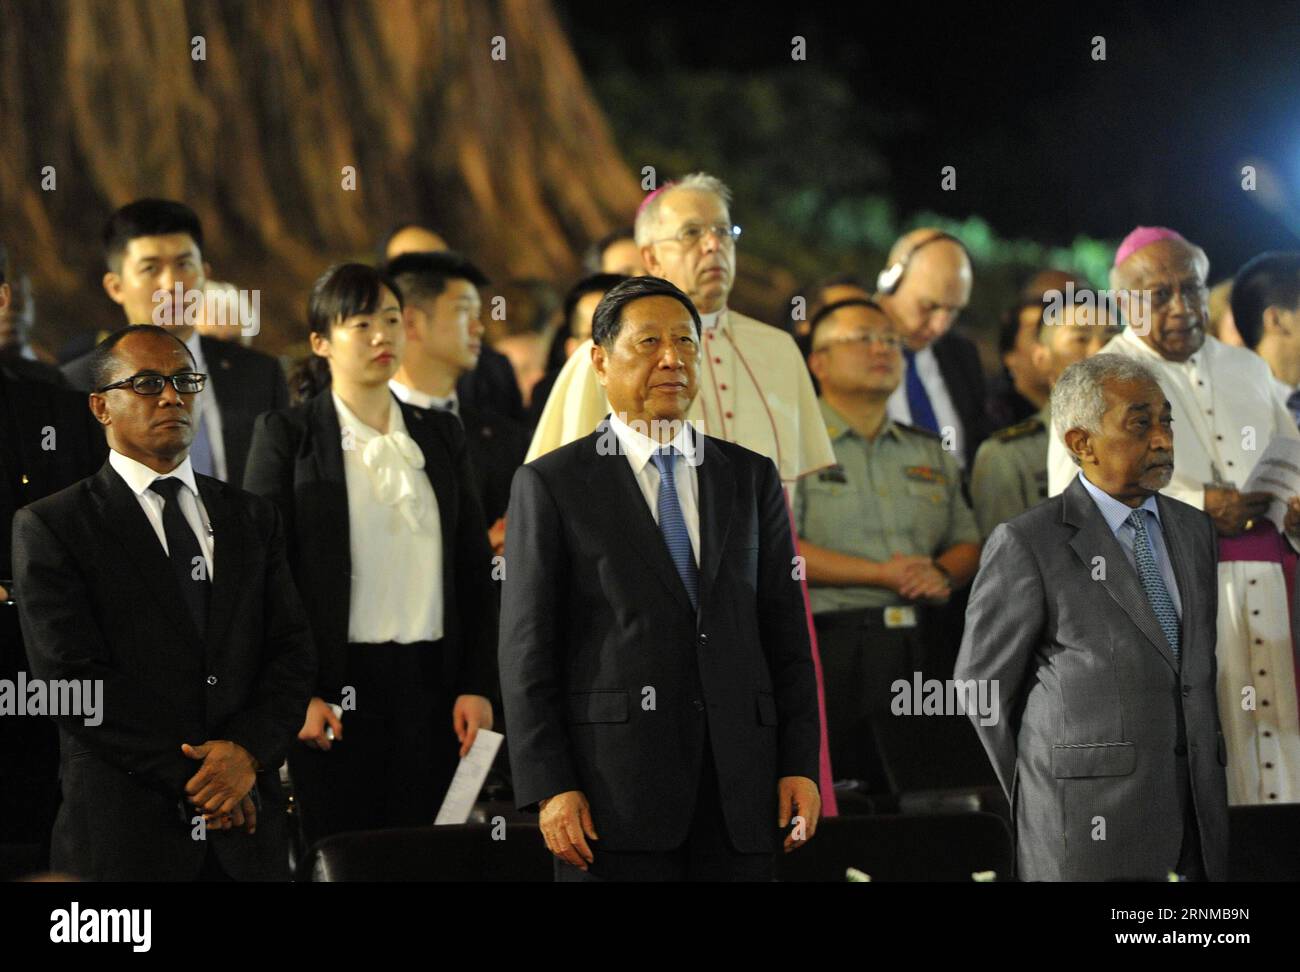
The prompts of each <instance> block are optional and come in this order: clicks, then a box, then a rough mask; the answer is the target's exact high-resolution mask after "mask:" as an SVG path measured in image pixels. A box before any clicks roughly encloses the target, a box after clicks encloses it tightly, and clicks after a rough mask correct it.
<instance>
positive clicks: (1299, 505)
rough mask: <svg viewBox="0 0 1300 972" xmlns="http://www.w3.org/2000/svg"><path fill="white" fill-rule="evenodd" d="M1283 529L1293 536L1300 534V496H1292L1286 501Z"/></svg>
mask: <svg viewBox="0 0 1300 972" xmlns="http://www.w3.org/2000/svg"><path fill="white" fill-rule="evenodd" d="M1282 529H1283V530H1285V531H1286V532H1287V533H1290V534H1291V535H1293V536H1295V535H1297V534H1300V496H1292V497H1291V498H1290V499H1289V500H1287V501H1286V517H1285V518H1284V519H1283V520H1282Z"/></svg>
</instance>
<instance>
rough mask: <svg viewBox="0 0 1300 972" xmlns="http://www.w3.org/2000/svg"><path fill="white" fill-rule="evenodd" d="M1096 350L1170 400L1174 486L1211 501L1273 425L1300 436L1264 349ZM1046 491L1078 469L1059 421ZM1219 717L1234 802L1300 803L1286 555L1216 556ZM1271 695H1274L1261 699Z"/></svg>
mask: <svg viewBox="0 0 1300 972" xmlns="http://www.w3.org/2000/svg"><path fill="white" fill-rule="evenodd" d="M1099 353H1100V354H1122V355H1124V356H1126V357H1129V358H1132V359H1134V360H1136V361H1140V362H1142V363H1143V364H1145V365H1147V366H1148V367H1149V368H1150V369H1151V370H1152V371H1153V372H1155V374H1156V378H1157V379H1158V380H1159V382H1160V387H1161V389H1162V390H1163V391H1164V393H1165V395H1166V396H1168V398H1169V404H1170V406H1171V407H1172V409H1173V419H1174V424H1173V430H1174V475H1173V479H1172V480H1171V482H1170V483H1169V485H1168V486H1167V487H1166V488H1165V489H1164V490H1162V492H1164V493H1165V495H1167V496H1172V497H1173V498H1174V499H1178V500H1182V501H1183V502H1184V503H1188V504H1190V505H1192V506H1195V507H1196V508H1197V509H1204V508H1205V485H1206V484H1207V483H1213V482H1215V481H1219V480H1224V481H1227V482H1231V483H1233V484H1235V485H1236V486H1237V487H1238V488H1240V487H1242V486H1244V485H1245V483H1246V477H1247V476H1249V475H1250V472H1251V470H1252V469H1253V468H1254V466H1255V462H1256V461H1257V460H1258V459H1259V457H1260V455H1261V454H1262V453H1263V451H1264V449H1265V447H1266V446H1267V445H1268V443H1269V441H1270V440H1271V439H1272V438H1273V437H1274V436H1276V435H1281V436H1288V437H1292V438H1295V437H1298V436H1300V432H1297V429H1296V424H1295V422H1294V421H1293V420H1292V419H1291V417H1290V415H1289V413H1288V412H1287V410H1286V407H1285V406H1284V404H1283V403H1282V402H1281V401H1279V400H1278V397H1277V394H1276V391H1275V389H1274V382H1273V376H1272V374H1271V372H1270V371H1269V368H1268V365H1267V364H1266V363H1265V362H1264V360H1263V359H1262V358H1260V357H1259V356H1258V355H1256V354H1255V353H1254V352H1252V351H1247V350H1245V349H1244V348H1237V347H1232V346H1230V345H1227V344H1223V343H1222V342H1220V341H1218V340H1216V339H1215V338H1213V337H1208V336H1207V337H1206V339H1205V344H1204V346H1203V347H1202V348H1201V350H1199V351H1197V352H1196V354H1194V355H1192V356H1191V357H1190V358H1189V359H1188V360H1187V361H1185V362H1182V363H1176V362H1173V361H1166V360H1165V359H1164V358H1162V357H1161V356H1160V355H1159V354H1158V353H1157V352H1155V351H1153V350H1152V349H1151V348H1149V347H1148V346H1147V345H1146V344H1144V343H1142V340H1141V339H1140V338H1138V337H1137V336H1136V335H1135V334H1134V333H1133V332H1132V331H1131V330H1125V331H1124V332H1123V333H1122V334H1120V335H1119V336H1118V337H1116V338H1114V339H1112V340H1111V341H1110V343H1109V344H1107V345H1106V347H1105V348H1103V349H1102V350H1101V351H1100V352H1099ZM1050 439H1051V441H1050V443H1049V445H1048V459H1047V468H1048V491H1049V492H1050V493H1051V495H1053V496H1055V495H1056V494H1057V493H1059V492H1061V491H1062V490H1063V489H1064V488H1065V487H1066V486H1067V485H1069V482H1070V480H1072V479H1073V478H1074V477H1075V475H1076V474H1077V473H1078V467H1077V466H1076V465H1075V464H1074V462H1073V460H1072V459H1071V458H1070V455H1069V452H1068V450H1067V449H1066V448H1065V444H1064V442H1062V441H1061V439H1060V437H1059V436H1058V435H1057V434H1056V430H1055V429H1053V430H1052V434H1051V436H1050ZM1216 655H1217V657H1218V667H1219V682H1218V695H1219V717H1220V721H1221V722H1222V724H1223V734H1224V738H1225V740H1226V741H1227V744H1228V801H1229V802H1230V803H1231V804H1233V805H1234V806H1235V805H1239V804H1255V803H1300V714H1298V712H1297V710H1298V708H1300V707H1298V706H1297V701H1296V672H1295V653H1294V649H1293V647H1292V641H1291V623H1290V616H1289V602H1288V595H1287V590H1286V581H1285V579H1284V577H1283V574H1282V568H1281V565H1280V564H1277V563H1273V562H1265V561H1241V560H1238V561H1228V562H1221V563H1220V564H1219V618H1218V644H1217V648H1216ZM1265 703H1267V704H1265Z"/></svg>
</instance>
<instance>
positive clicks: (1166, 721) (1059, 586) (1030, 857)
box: [955, 355, 1228, 881]
mask: <svg viewBox="0 0 1300 972" xmlns="http://www.w3.org/2000/svg"><path fill="white" fill-rule="evenodd" d="M1171 421H1172V418H1171V415H1170V406H1169V402H1168V401H1167V400H1166V398H1165V395H1164V393H1163V392H1162V391H1161V389H1160V385H1159V383H1158V382H1157V381H1156V378H1155V376H1154V375H1153V374H1152V373H1151V371H1150V370H1148V369H1147V368H1146V366H1144V365H1142V364H1141V363H1139V362H1136V361H1133V360H1131V359H1128V358H1122V357H1120V356H1119V355H1098V356H1097V357H1094V358H1089V359H1087V360H1085V361H1080V362H1078V363H1076V364H1074V365H1071V366H1070V367H1069V368H1068V369H1066V371H1065V372H1064V374H1063V375H1062V376H1061V379H1060V381H1059V382H1058V383H1057V385H1056V387H1055V389H1054V390H1053V391H1052V424H1053V426H1054V431H1055V434H1057V435H1059V436H1061V437H1062V439H1063V440H1064V441H1065V444H1066V446H1067V448H1068V449H1069V450H1070V453H1071V455H1073V457H1074V461H1075V463H1076V464H1078V466H1079V467H1080V474H1079V475H1078V477H1077V478H1076V479H1075V480H1074V481H1073V482H1071V484H1070V485H1069V487H1068V488H1067V489H1066V490H1065V492H1063V493H1061V494H1060V495H1059V496H1055V497H1053V498H1051V499H1049V500H1047V501H1046V502H1044V503H1041V504H1039V505H1038V506H1036V507H1034V508H1033V509H1031V510H1029V511H1027V512H1025V513H1023V514H1021V515H1020V516H1018V517H1016V518H1014V519H1012V520H1010V521H1008V522H1006V523H1004V524H1002V525H1001V526H999V527H998V528H997V529H996V530H994V532H993V534H992V536H990V537H989V540H988V543H987V545H986V546H985V548H984V554H983V557H982V559H981V563H980V571H979V574H978V575H977V576H976V578H975V583H974V586H973V588H972V590H971V596H970V604H969V607H968V609H967V613H966V631H965V637H964V639H963V641H962V646H961V653H960V656H959V658H958V661H957V671H956V675H955V677H956V678H957V679H960V680H967V679H988V680H990V681H991V682H992V685H991V686H990V688H991V690H993V691H997V692H998V693H999V694H998V698H999V701H1000V706H999V711H1000V712H1001V713H1002V715H1001V718H1000V719H997V720H994V721H993V724H991V725H982V724H981V720H980V719H979V718H978V717H976V716H974V715H972V718H973V721H974V722H975V727H976V730H977V731H978V732H979V734H980V737H981V740H982V741H983V743H984V748H985V749H986V750H987V751H988V754H989V758H990V759H991V760H992V762H993V767H994V769H995V770H996V771H997V774H998V778H999V780H1000V781H1001V782H1002V786H1003V789H1005V790H1006V792H1007V796H1008V798H1009V799H1010V801H1011V814H1012V821H1013V824H1014V827H1015V833H1016V858H1017V868H1016V869H1017V873H1018V875H1019V876H1020V878H1021V879H1022V880H1028V881H1044V880H1046V881H1097V880H1125V879H1138V880H1141V879H1165V878H1166V877H1167V876H1168V875H1169V873H1170V872H1171V871H1173V872H1177V873H1178V874H1180V875H1182V876H1184V877H1186V878H1188V879H1191V880H1224V879H1225V878H1226V876H1227V858H1228V855H1227V842H1228V800H1227V788H1226V783H1225V778H1224V765H1225V764H1226V762H1227V757H1226V750H1225V747H1224V743H1223V736H1222V734H1221V733H1220V731H1219V715H1218V707H1217V704H1216V701H1215V661H1214V638H1215V612H1216V609H1217V606H1218V605H1217V590H1218V588H1217V585H1216V583H1215V577H1216V562H1215V558H1216V553H1215V550H1216V548H1215V540H1214V528H1213V526H1212V524H1211V522H1210V518H1209V517H1208V516H1206V514H1204V513H1202V512H1201V511H1199V510H1197V509H1195V508H1193V507H1191V506H1188V505H1187V504H1186V503H1180V502H1178V501H1177V500H1173V499H1170V498H1169V497H1167V496H1162V495H1160V494H1159V490H1160V489H1162V488H1164V487H1165V486H1166V485H1167V484H1168V483H1169V480H1170V477H1171V476H1172V474H1173V462H1174V453H1173V435H1172V432H1171V426H1170V423H1171ZM977 684H978V683H977Z"/></svg>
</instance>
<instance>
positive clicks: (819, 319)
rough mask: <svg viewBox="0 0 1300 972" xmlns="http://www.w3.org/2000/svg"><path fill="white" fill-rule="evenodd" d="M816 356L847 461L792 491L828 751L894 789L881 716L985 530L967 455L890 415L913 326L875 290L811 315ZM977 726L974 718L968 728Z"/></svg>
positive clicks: (869, 781)
mask: <svg viewBox="0 0 1300 972" xmlns="http://www.w3.org/2000/svg"><path fill="white" fill-rule="evenodd" d="M812 347H813V351H812V354H811V355H810V357H809V359H808V364H809V367H810V368H811V369H812V372H813V374H814V375H816V377H817V380H818V382H820V384H821V390H822V393H821V398H820V401H819V403H820V406H821V413H822V415H823V416H824V418H825V422H826V428H827V432H828V433H829V434H830V438H831V442H832V444H833V445H834V448H835V457H836V460H837V464H836V465H835V466H834V467H832V468H831V469H828V470H825V471H823V472H821V473H819V474H817V475H816V476H811V477H809V478H808V479H807V480H806V482H805V483H804V485H803V488H801V489H800V490H799V493H798V495H797V497H796V499H795V524H796V526H797V529H798V532H799V537H800V541H801V542H800V547H799V549H800V553H801V554H802V555H803V556H804V557H805V558H806V560H807V568H808V584H809V588H810V597H811V601H812V609H813V618H814V621H815V624H816V628H817V640H818V644H819V645H820V648H821V657H822V668H823V678H824V682H825V686H826V722H827V731H828V733H829V735H830V750H831V765H832V766H833V767H834V768H835V774H836V776H837V777H839V778H841V779H847V780H857V781H859V786H858V788H859V789H862V790H865V791H866V792H874V793H879V792H883V791H885V790H887V789H888V788H889V787H888V783H887V781H886V776H885V769H884V765H883V763H882V761H881V759H880V758H879V754H878V743H877V741H876V734H875V732H874V730H873V727H872V720H873V718H874V719H880V718H882V717H888V716H889V715H890V703H891V698H892V692H891V687H892V685H893V683H894V681H895V680H896V679H904V680H906V681H907V682H908V683H909V684H910V683H911V681H912V678H913V673H915V672H925V671H927V670H931V669H933V668H934V666H935V663H936V661H937V659H936V658H935V657H934V656H935V651H936V645H937V644H938V641H937V640H936V635H937V632H936V630H935V629H936V621H937V620H938V619H937V617H936V616H934V614H933V612H932V610H931V608H932V606H936V605H941V604H944V603H945V602H947V600H948V598H949V596H950V595H951V594H952V592H953V591H954V590H956V589H959V588H961V587H963V586H964V585H965V584H966V583H967V582H968V581H969V580H970V579H971V578H972V577H973V576H974V575H975V571H976V568H977V567H978V566H979V531H978V530H977V529H976V526H975V518H974V515H973V514H972V513H971V509H970V507H969V506H968V505H967V503H966V500H965V498H964V497H963V496H962V491H961V469H960V467H959V466H958V465H957V461H956V460H955V459H954V458H953V456H952V454H951V453H950V452H948V451H946V450H945V449H944V448H943V443H942V442H941V441H940V438H939V437H938V436H937V435H935V434H934V433H933V432H929V431H927V430H924V429H918V428H916V427H914V426H910V425H904V424H902V423H900V422H896V421H894V420H893V419H891V418H890V417H889V414H888V407H889V406H888V403H889V397H890V395H892V394H893V393H894V390H895V389H896V388H897V387H898V386H899V382H900V381H901V380H902V377H903V355H902V340H901V338H900V336H899V334H898V332H897V330H896V329H895V325H894V324H893V322H892V321H891V319H890V318H889V316H888V315H887V314H886V313H885V312H884V310H883V309H882V308H881V307H880V306H879V305H878V304H876V303H874V302H873V301H870V300H863V299H851V300H843V301H839V302H837V303H834V304H829V305H827V306H826V307H824V308H823V309H822V310H821V311H820V312H819V313H818V314H817V315H816V316H815V317H814V319H813V321H812ZM966 728H967V727H965V726H963V727H962V729H963V731H964V730H966Z"/></svg>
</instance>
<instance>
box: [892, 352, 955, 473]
mask: <svg viewBox="0 0 1300 972" xmlns="http://www.w3.org/2000/svg"><path fill="white" fill-rule="evenodd" d="M916 374H917V377H918V378H920V379H921V385H922V387H923V388H925V393H926V394H927V395H928V396H930V407H931V408H933V409H934V418H935V421H937V422H938V423H939V434H940V435H943V430H944V429H945V428H948V427H951V428H952V431H953V447H952V450H951V455H952V457H953V458H954V459H956V460H957V463H958V465H960V466H963V467H964V466H965V465H966V429H965V427H964V426H963V425H962V424H961V416H960V415H958V414H957V406H955V405H954V404H953V403H952V396H951V395H949V394H948V386H947V385H946V384H944V381H943V374H942V373H941V372H940V371H939V359H938V358H936V357H935V356H934V349H933V348H932V347H930V346H928V345H927V346H926V347H924V348H922V349H921V350H920V351H918V352H916ZM885 408H886V410H887V411H888V413H889V417H890V418H891V419H893V420H894V421H895V422H902V423H904V424H905V425H914V424H915V423H914V422H913V421H912V408H911V406H910V405H908V403H907V368H906V360H905V361H904V368H903V380H902V381H900V382H899V383H898V387H897V388H895V389H894V393H893V394H892V395H890V396H889V401H888V402H887V403H886V404H885Z"/></svg>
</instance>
